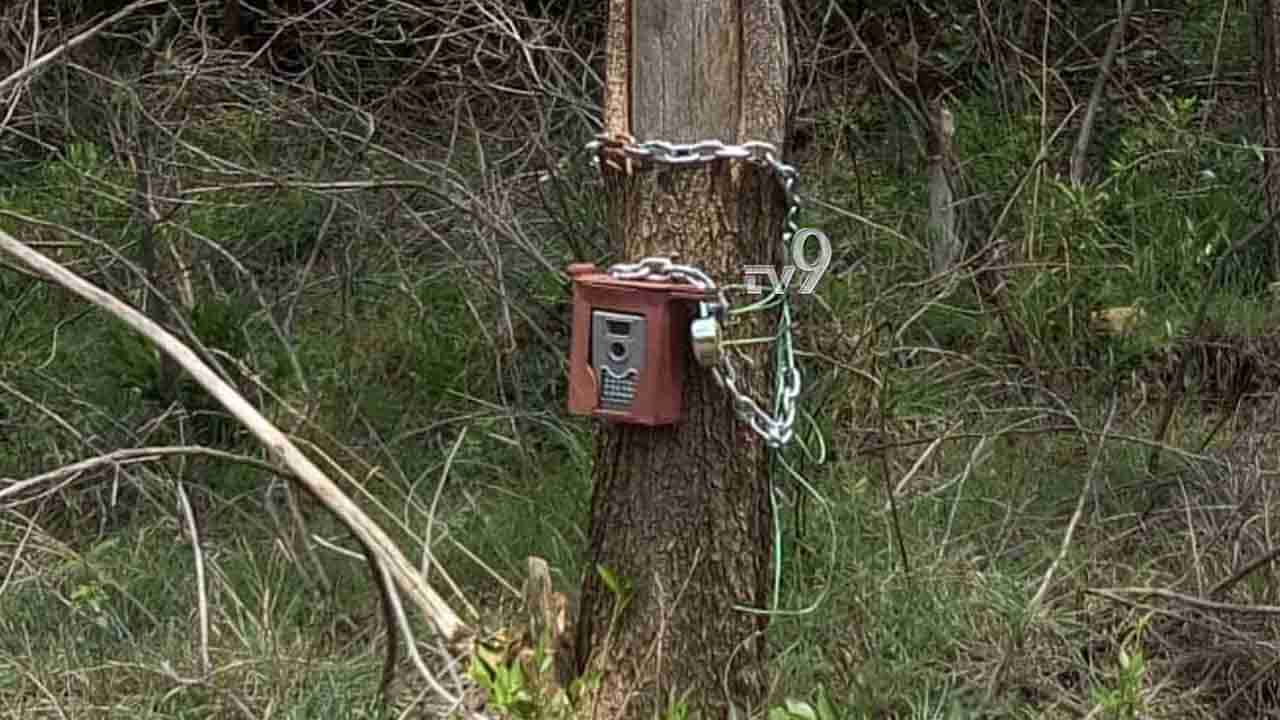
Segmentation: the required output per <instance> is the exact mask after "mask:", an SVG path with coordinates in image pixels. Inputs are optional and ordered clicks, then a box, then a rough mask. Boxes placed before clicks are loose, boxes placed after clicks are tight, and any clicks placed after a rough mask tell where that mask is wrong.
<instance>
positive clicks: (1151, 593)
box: [1085, 587, 1280, 615]
mask: <svg viewBox="0 0 1280 720" xmlns="http://www.w3.org/2000/svg"><path fill="white" fill-rule="evenodd" d="M1085 592H1087V593H1089V594H1090V595H1097V596H1098V597H1104V598H1107V599H1109V600H1120V599H1121V598H1123V597H1124V596H1125V595H1137V596H1139V597H1158V598H1164V599H1165V600H1173V601H1175V602H1179V603H1182V604H1183V605H1189V606H1191V607H1193V608H1196V609H1198V610H1207V611H1211V612H1222V613H1232V614H1235V615H1280V605H1235V604H1232V603H1224V602H1217V601H1216V600H1205V599H1203V598H1198V597H1195V596H1192V595H1186V594H1183V593H1180V592H1174V591H1173V590H1166V589H1165V588H1156V587H1118V588H1088V589H1086V590H1085Z"/></svg>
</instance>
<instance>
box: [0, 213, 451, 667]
mask: <svg viewBox="0 0 1280 720" xmlns="http://www.w3.org/2000/svg"><path fill="white" fill-rule="evenodd" d="M0 250H3V251H4V252H6V253H8V254H9V255H12V256H13V257H15V258H17V259H18V260H19V261H20V262H22V263H24V264H25V265H27V266H29V267H30V268H32V269H33V270H36V271H37V272H39V273H41V274H43V275H45V276H47V277H48V278H49V279H51V280H53V281H54V282H56V283H58V284H59V285H61V286H63V287H65V288H67V289H68V290H71V291H72V292H74V293H75V294H77V295H79V296H80V297H82V298H84V299H86V300H88V301H89V302H91V303H93V304H94V305H97V306H98V307H100V308H102V309H104V310H106V311H107V312H108V313H110V314H111V315H112V316H114V317H115V318H117V319H119V320H120V321H122V322H124V323H125V324H126V325H128V326H129V327H130V328H132V329H133V330H134V331H136V332H138V333H140V334H142V335H143V336H145V337H146V338H147V339H148V340H150V341H151V342H152V343H154V344H155V345H156V346H157V347H159V349H160V350H161V351H163V352H164V353H166V354H167V355H169V356H170V357H172V358H173V359H174V361H175V362H177V363H178V365H179V366H181V367H182V368H183V369H184V370H186V371H187V372H188V373H190V375H191V376H192V378H193V379H195V381H196V382H198V383H199V384H200V385H201V387H203V388H204V389H205V390H206V391H207V392H208V393H209V394H210V395H211V396H212V397H213V398H214V399H216V400H217V401H218V403H219V404H221V405H222V406H223V408H225V409H226V411H227V412H228V413H230V414H231V415H232V416H234V417H235V418H236V419H237V420H239V421H240V422H241V423H243V424H244V426H245V427H246V428H247V429H248V430H249V431H250V432H251V433H253V435H254V437H256V438H257V439H258V441H259V442H261V443H262V444H263V446H265V447H266V449H267V451H268V453H269V454H270V455H271V456H272V457H273V458H274V459H276V460H278V461H279V462H280V463H282V464H284V465H285V466H286V467H288V468H289V470H291V471H292V472H293V474H294V477H296V479H297V480H298V481H299V482H300V483H302V485H303V487H305V488H306V489H307V490H308V491H310V492H311V493H312V494H313V495H314V496H315V497H316V498H317V499H318V500H319V501H320V502H321V503H322V504H324V505H325V507H327V508H328V509H329V510H330V511H332V512H333V513H334V515H336V516H337V517H338V518H339V519H340V520H341V521H342V522H343V523H344V524H346V525H347V527H348V528H350V530H351V531H352V532H353V533H354V534H355V535H356V537H357V538H359V539H360V541H361V543H363V544H364V545H365V546H366V547H367V548H368V550H369V551H370V552H371V553H372V554H373V555H374V557H376V558H377V560H378V562H379V564H380V565H381V567H383V568H384V569H385V571H386V572H387V573H388V574H389V575H390V576H391V578H392V579H393V580H394V581H395V585H396V586H397V587H398V588H399V589H400V591H402V592H404V593H406V594H408V596H409V597H410V598H411V599H412V600H413V602H414V603H415V604H416V605H417V606H418V608H419V610H420V611H421V612H422V613H423V615H425V616H426V617H427V619H428V620H430V622H431V623H432V625H433V626H434V627H435V629H436V630H437V631H438V632H439V633H440V634H441V635H442V636H443V637H444V639H445V640H446V641H448V642H451V643H452V642H457V641H460V640H462V639H463V638H464V637H465V636H467V635H469V632H470V631H469V628H468V627H467V626H466V625H465V624H464V623H463V622H462V620H461V619H460V618H459V617H458V615H457V614H456V613H455V612H454V611H453V610H452V608H450V607H449V606H448V605H447V604H445V602H444V600H443V599H442V598H440V596H439V595H437V594H436V592H435V591H434V590H432V589H431V588H430V587H429V586H428V585H427V584H426V582H425V581H424V579H423V577H422V575H421V574H419V573H418V572H417V570H416V569H415V568H414V567H413V565H411V564H410V563H409V561H408V560H407V559H406V558H405V556H404V555H403V554H402V553H401V552H400V550H399V548H397V547H396V545H395V543H393V542H392V540H391V538H390V537H388V536H387V534H386V533H385V532H384V531H383V530H382V528H380V527H378V525H377V524H375V523H374V522H373V520H372V519H370V518H369V516H368V515H366V514H365V513H364V511H362V510H361V509H360V507H359V506H358V505H356V504H355V503H354V502H352V500H351V499H350V498H349V497H347V495H346V494H345V493H343V492H342V490H341V489H340V488H338V486H337V485H336V484H334V482H333V481H332V480H330V479H329V478H328V477H327V476H326V475H325V474H324V473H323V472H321V470H320V468H318V467H317V466H316V465H315V464H314V463H312V462H311V460H310V458H308V457H307V456H306V455H304V454H303V453H302V451H301V450H299V449H298V448H297V446H295V445H294V444H293V443H292V442H290V440H289V439H288V438H287V437H286V436H285V435H284V434H283V433H281V432H280V431H279V430H278V429H277V428H276V427H275V426H274V425H272V424H271V423H270V422H269V421H268V420H267V419H266V418H265V417H264V416H263V415H262V414H261V413H259V412H258V411H257V409H256V408H254V407H253V406H252V405H250V404H249V403H248V401H246V400H245V399H244V398H243V397H242V396H241V395H240V394H239V393H238V392H237V391H236V390H235V389H234V388H232V387H231V386H230V385H228V384H227V383H226V382H225V381H224V380H223V379H222V378H220V377H218V375H217V374H216V373H214V372H213V370H212V369H210V368H209V366H208V365H206V364H205V363H204V362H203V361H201V360H200V358H199V357H197V356H196V354H195V353H194V352H192V351H191V349H190V348H188V347H187V346H186V345H184V344H183V343H182V342H181V341H179V340H178V339H177V338H176V337H174V336H173V335H172V334H170V333H169V332H168V331H166V330H165V329H164V328H161V327H160V326H158V325H156V324H155V323H154V322H152V321H151V320H149V319H148V318H147V317H146V316H145V315H143V314H142V313H140V312H138V311H137V310H135V309H133V308H132V307H130V306H128V305H126V304H125V303H123V302H121V301H120V300H118V299H117V298H115V297H114V296H112V295H111V294H109V293H107V292H104V291H103V290H101V289H99V288H98V287H96V286H95V285H93V284H91V283H89V282H87V281H86V280H84V279H83V278H81V277H79V276H78V275H76V274H75V273H73V272H71V271H70V270H67V269H66V268H65V267H63V266H61V265H59V264H58V263H56V262H54V261H53V260H50V259H49V258H47V257H45V256H44V255H42V254H40V253H38V252H36V251H35V250H33V249H31V248H30V247H28V246H27V245H25V244H23V243H22V242H20V241H19V240H17V239H16V238H14V237H13V236H11V235H9V234H8V233H6V232H3V231H0Z"/></svg>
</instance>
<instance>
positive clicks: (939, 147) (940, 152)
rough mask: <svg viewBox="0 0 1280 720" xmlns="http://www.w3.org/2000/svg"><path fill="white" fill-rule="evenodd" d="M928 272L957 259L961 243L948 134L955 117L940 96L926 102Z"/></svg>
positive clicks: (939, 270)
mask: <svg viewBox="0 0 1280 720" xmlns="http://www.w3.org/2000/svg"><path fill="white" fill-rule="evenodd" d="M928 118H929V127H928V129H927V132H928V133H929V136H928V142H927V143H926V147H927V148H928V155H929V221H928V228H929V272H930V273H932V274H934V275H938V274H940V273H944V272H947V271H948V270H951V269H952V268H953V267H955V265H956V263H958V262H960V257H961V255H962V254H963V252H964V247H963V246H962V243H961V242H960V233H959V231H958V230H957V229H956V207H955V190H954V187H953V178H952V170H951V169H952V167H953V166H954V160H955V159H954V152H953V151H952V142H951V139H952V137H954V136H955V132H956V126H955V121H954V120H953V119H952V117H951V113H950V111H948V110H947V109H946V107H945V106H943V104H942V101H941V100H935V101H933V102H931V103H929V107H928Z"/></svg>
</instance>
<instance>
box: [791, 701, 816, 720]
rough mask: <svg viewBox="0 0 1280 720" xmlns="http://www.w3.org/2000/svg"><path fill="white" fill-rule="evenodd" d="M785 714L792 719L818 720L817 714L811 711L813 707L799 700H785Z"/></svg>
mask: <svg viewBox="0 0 1280 720" xmlns="http://www.w3.org/2000/svg"><path fill="white" fill-rule="evenodd" d="M786 703H787V714H788V715H790V716H791V717H793V718H799V719H800V720H818V714H817V713H815V712H814V711H813V706H811V705H809V703H807V702H804V701H801V700H792V699H791V698H787V701H786Z"/></svg>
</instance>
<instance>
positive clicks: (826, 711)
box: [818, 687, 836, 720]
mask: <svg viewBox="0 0 1280 720" xmlns="http://www.w3.org/2000/svg"><path fill="white" fill-rule="evenodd" d="M818 719H819V720H836V709H835V708H834V707H832V705H831V700H830V699H829V698H828V697H827V689H826V688H825V687H819V688H818Z"/></svg>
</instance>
